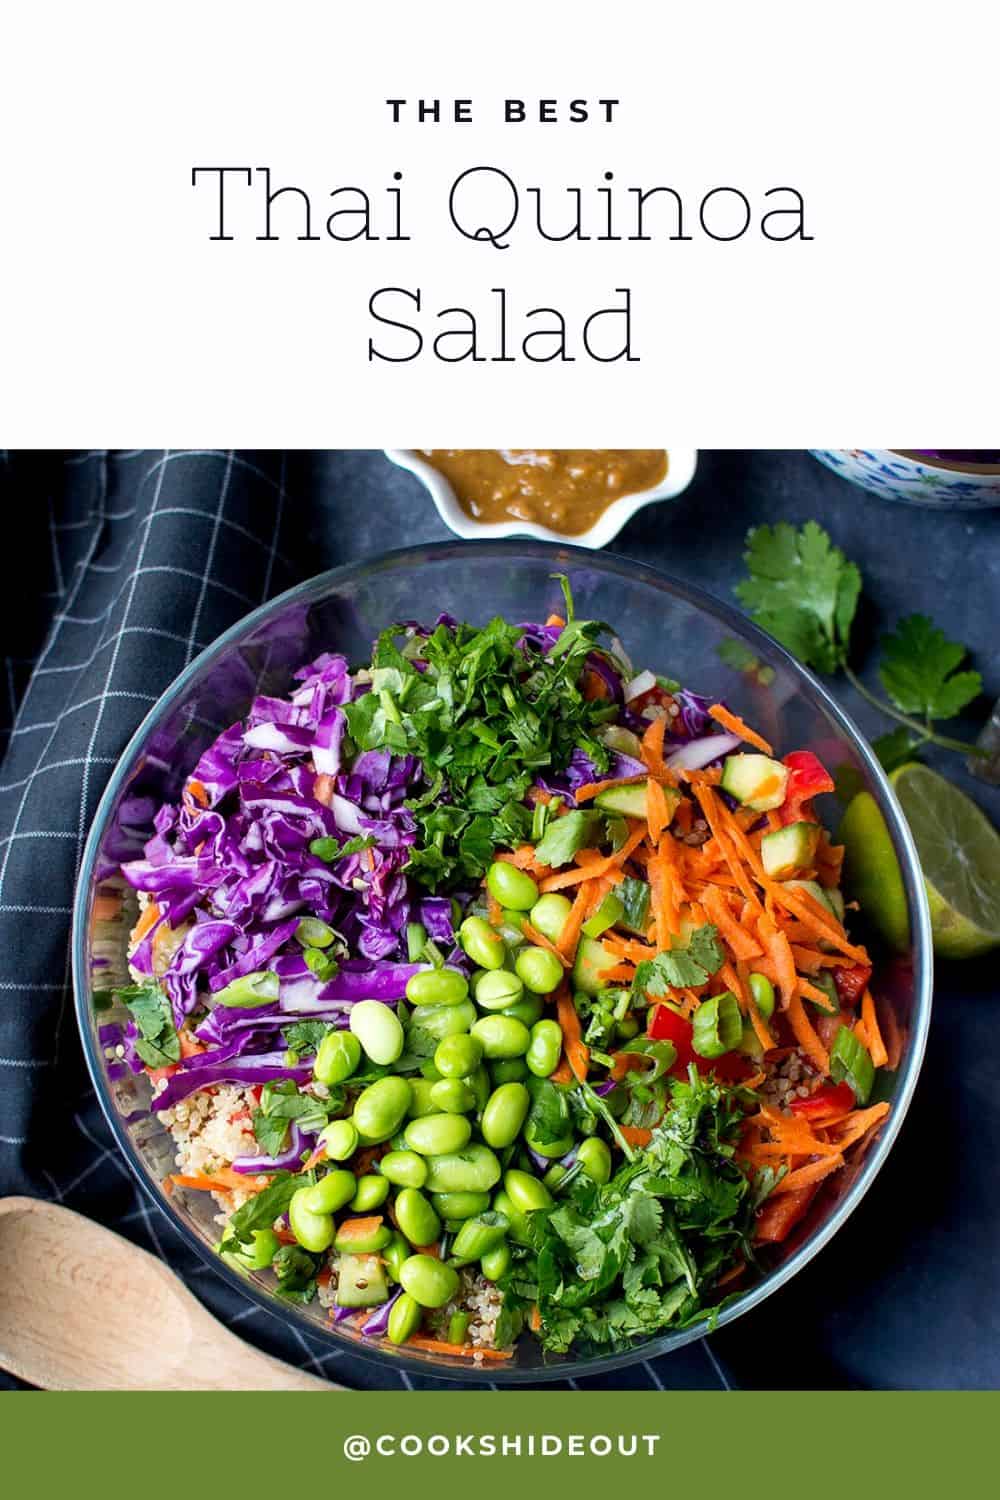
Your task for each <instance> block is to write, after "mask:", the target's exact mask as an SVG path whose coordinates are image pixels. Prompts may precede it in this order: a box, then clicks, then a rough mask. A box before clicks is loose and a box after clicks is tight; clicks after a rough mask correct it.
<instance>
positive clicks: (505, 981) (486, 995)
mask: <svg viewBox="0 0 1000 1500" xmlns="http://www.w3.org/2000/svg"><path fill="white" fill-rule="evenodd" d="M475 994H476V1004H477V1005H481V1006H482V1008H483V1010H506V1008H507V1006H508V1005H516V1004H517V1002H518V1001H519V1000H520V999H521V998H522V997H523V995H524V985H523V984H522V983H521V981H520V979H518V977H517V975H516V974H512V973H511V972H510V970H509V969H494V970H493V971H492V972H491V973H488V974H480V976H479V978H478V979H477V980H476V989H475Z"/></svg>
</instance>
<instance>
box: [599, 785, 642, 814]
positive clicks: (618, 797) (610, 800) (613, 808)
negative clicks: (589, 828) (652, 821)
mask: <svg viewBox="0 0 1000 1500" xmlns="http://www.w3.org/2000/svg"><path fill="white" fill-rule="evenodd" d="M594 806H595V807H599V808H600V809H601V812H609V813H621V814H623V816H625V817H626V818H644V817H645V816H646V783H645V782H644V781H636V782H633V783H632V785H631V786H609V787H608V789H607V791H605V792H598V794H597V796H596V797H595V798H594Z"/></svg>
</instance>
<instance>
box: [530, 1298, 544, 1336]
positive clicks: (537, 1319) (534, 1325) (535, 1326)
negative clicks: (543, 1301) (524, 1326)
mask: <svg viewBox="0 0 1000 1500" xmlns="http://www.w3.org/2000/svg"><path fill="white" fill-rule="evenodd" d="M541 1326H542V1310H541V1308H540V1307H539V1305H538V1303H537V1302H533V1303H532V1304H531V1313H530V1315H529V1317H528V1327H529V1328H530V1329H531V1331H532V1333H537V1332H538V1330H539V1329H540V1328H541Z"/></svg>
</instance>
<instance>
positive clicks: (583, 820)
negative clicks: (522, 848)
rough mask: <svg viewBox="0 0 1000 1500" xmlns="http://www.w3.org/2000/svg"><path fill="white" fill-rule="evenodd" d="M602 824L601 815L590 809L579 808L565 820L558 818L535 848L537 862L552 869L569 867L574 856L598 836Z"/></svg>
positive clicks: (568, 814) (569, 813) (564, 818)
mask: <svg viewBox="0 0 1000 1500" xmlns="http://www.w3.org/2000/svg"><path fill="white" fill-rule="evenodd" d="M600 822H601V815H600V813H599V812H594V811H593V810H592V809H590V808H587V809H583V808H577V809H576V810H575V811H574V812H568V813H567V814H566V816H565V817H563V818H556V819H555V821H554V822H552V823H550V824H549V827H548V828H547V829H546V830H545V833H544V835H543V837H542V838H541V840H540V841H539V843H538V844H537V845H536V846H535V858H536V860H537V861H538V863H539V864H542V865H549V866H552V867H556V866H558V865H568V864H569V862H570V860H571V859H572V858H573V856H574V854H577V853H578V852H579V851H580V850H581V849H582V848H584V846H585V845H587V844H589V843H590V842H591V841H592V840H593V839H594V837H595V836H596V835H597V833H598V831H599V825H600Z"/></svg>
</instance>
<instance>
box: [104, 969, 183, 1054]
mask: <svg viewBox="0 0 1000 1500" xmlns="http://www.w3.org/2000/svg"><path fill="white" fill-rule="evenodd" d="M115 994H116V997H117V998H118V999H119V1000H121V1001H122V1003H123V1004H124V1005H126V1006H127V1007H128V1010H129V1012H130V1013H131V1016H132V1019H133V1021H134V1022H135V1024H136V1026H137V1027H138V1028H139V1039H138V1040H137V1041H136V1043H135V1050H136V1054H137V1055H138V1056H139V1057H141V1058H142V1061H143V1062H144V1063H145V1064H146V1066H147V1067H149V1068H166V1067H169V1066H170V1064H171V1063H176V1062H180V1059H181V1043H180V1037H179V1036H178V1035H177V1031H176V1029H175V1027H174V1017H173V1011H172V1010H171V1007H170V1001H169V1000H168V999H167V997H166V995H165V994H164V993H163V991H162V990H161V989H160V986H159V985H158V984H156V983H155V981H153V980H150V981H149V983H148V984H140V985H132V986H129V987H128V988H127V989H121V990H116V991H115Z"/></svg>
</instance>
